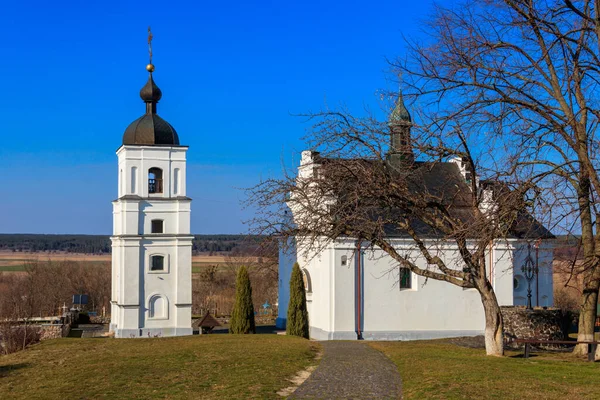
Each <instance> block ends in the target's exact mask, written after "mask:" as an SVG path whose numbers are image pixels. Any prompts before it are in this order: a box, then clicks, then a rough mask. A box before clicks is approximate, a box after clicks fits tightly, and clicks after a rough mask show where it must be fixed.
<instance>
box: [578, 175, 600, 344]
mask: <svg viewBox="0 0 600 400" xmlns="http://www.w3.org/2000/svg"><path fill="white" fill-rule="evenodd" d="M579 182H580V185H579V189H578V191H577V202H578V205H579V212H580V214H579V219H580V221H581V245H582V248H583V272H582V274H583V292H582V294H581V309H580V311H579V327H578V330H577V340H578V341H589V340H593V339H594V323H595V321H596V307H597V304H598V288H599V285H600V281H599V280H598V278H600V277H599V276H598V274H599V272H600V271H599V269H600V268H599V266H598V263H597V261H596V257H595V242H594V228H593V227H594V223H593V222H594V221H593V219H592V210H591V204H590V190H591V185H590V180H589V176H588V175H587V173H586V170H585V169H584V168H582V169H581V171H580V178H579ZM573 354H576V355H584V354H587V345H586V344H580V345H577V346H575V349H574V350H573Z"/></svg>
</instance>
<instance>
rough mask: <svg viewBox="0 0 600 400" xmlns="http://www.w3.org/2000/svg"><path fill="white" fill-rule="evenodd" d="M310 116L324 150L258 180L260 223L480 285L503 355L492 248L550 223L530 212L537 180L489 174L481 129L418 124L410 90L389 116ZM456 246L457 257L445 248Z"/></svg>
mask: <svg viewBox="0 0 600 400" xmlns="http://www.w3.org/2000/svg"><path fill="white" fill-rule="evenodd" d="M309 118H310V119H312V120H313V121H314V122H315V124H314V126H313V129H312V130H311V131H310V134H309V135H308V136H307V138H306V141H307V145H308V146H309V148H313V149H319V150H320V152H319V153H314V152H308V153H304V154H303V162H302V163H301V166H300V168H299V171H298V174H297V175H296V174H295V173H287V174H285V176H284V177H283V178H280V179H279V178H272V179H268V180H265V181H263V182H261V183H260V184H258V185H257V186H255V187H253V188H251V189H249V193H248V199H249V203H251V204H253V205H255V206H258V210H259V214H258V216H257V218H256V219H255V220H254V221H253V222H254V224H255V226H256V227H257V228H258V229H260V230H261V233H263V234H265V233H267V234H274V235H278V236H279V237H281V238H282V239H283V240H284V241H285V238H289V237H295V238H296V243H297V245H298V247H299V251H303V252H305V254H307V255H310V254H313V255H314V254H317V253H318V252H319V251H320V250H322V249H323V248H324V247H325V246H327V245H328V244H329V243H330V242H331V241H333V240H336V239H338V238H355V239H357V240H359V241H361V242H365V243H366V245H367V246H368V247H371V248H380V249H382V250H383V251H384V252H385V253H387V254H388V255H389V256H390V257H392V259H393V260H395V261H396V262H397V263H398V265H400V266H402V267H405V268H408V269H410V270H411V271H412V272H414V273H416V274H418V275H421V276H423V277H425V278H428V279H436V280H441V281H445V282H448V283H450V284H454V285H457V286H460V287H463V288H475V289H477V291H478V292H479V294H480V297H481V301H482V304H483V308H484V311H485V343H486V351H487V354H489V355H502V354H503V351H504V349H503V324H502V314H501V311H500V307H499V305H498V301H497V299H496V295H495V293H494V289H493V286H492V284H491V280H490V276H489V273H490V271H489V269H490V268H489V265H487V266H486V259H487V257H486V254H489V250H490V246H491V245H493V244H494V243H495V242H496V243H497V241H498V240H502V239H504V238H509V237H523V236H526V235H528V234H533V235H538V234H539V233H540V231H544V230H543V228H542V227H541V226H539V224H537V222H536V221H535V220H533V219H532V218H531V217H530V216H529V214H528V213H527V212H526V208H527V204H528V203H527V202H526V201H525V194H526V193H527V192H528V191H529V190H530V188H529V187H528V186H527V185H525V184H521V185H518V186H515V187H509V186H507V185H505V184H502V183H500V182H499V181H497V180H480V179H479V177H478V176H477V175H476V172H477V165H478V163H477V159H476V158H475V154H474V152H473V151H472V146H473V140H472V139H473V138H469V137H467V136H465V135H464V133H463V132H462V131H461V130H460V129H453V130H452V131H450V132H447V131H445V130H443V131H441V132H440V130H428V129H422V127H420V126H419V125H413V123H412V121H411V117H410V115H409V113H408V111H407V110H406V108H405V107H404V103H403V101H402V98H401V97H400V98H399V101H398V102H397V104H396V106H395V109H394V110H393V112H392V113H391V116H390V118H389V120H388V121H384V122H381V121H378V120H377V119H376V118H375V117H373V116H367V117H362V118H359V117H355V116H352V115H351V114H350V113H349V112H347V111H345V110H340V111H324V112H321V113H316V114H311V115H309ZM411 128H412V132H411ZM390 138H391V141H390ZM305 156H306V157H305ZM305 158H306V159H310V161H308V162H306V160H305ZM416 160H418V161H416ZM448 160H451V162H448ZM461 169H462V170H463V171H464V172H465V174H464V175H463V174H462V173H461ZM288 207H289V209H290V210H291V211H292V215H293V218H292V219H290V218H286V214H287V212H288V211H287V210H288ZM547 233H548V232H547V231H545V232H544V234H547ZM399 236H400V237H404V238H409V239H411V240H412V243H413V244H414V250H415V251H416V252H418V254H420V257H421V258H424V259H425V260H426V261H427V263H426V265H425V266H423V265H422V264H420V263H417V262H416V261H415V259H414V258H413V257H411V256H409V255H406V254H404V253H403V252H401V251H399V250H398V249H397V248H396V247H395V245H394V243H393V240H394V238H397V237H399ZM538 236H539V235H538ZM448 246H453V248H454V249H456V257H450V258H447V257H446V258H444V257H442V256H441V255H440V254H441V252H440V251H439V249H441V248H448Z"/></svg>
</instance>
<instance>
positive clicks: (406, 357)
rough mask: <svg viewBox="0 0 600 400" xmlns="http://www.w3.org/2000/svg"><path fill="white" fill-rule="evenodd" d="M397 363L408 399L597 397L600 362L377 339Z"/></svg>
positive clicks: (379, 346)
mask: <svg viewBox="0 0 600 400" xmlns="http://www.w3.org/2000/svg"><path fill="white" fill-rule="evenodd" d="M371 346H373V347H374V348H376V349H377V350H380V351H382V352H383V353H385V354H386V355H387V356H388V357H389V358H390V359H392V361H394V362H395V363H396V365H397V366H398V370H399V371H400V375H401V377H402V382H403V392H404V398H405V399H474V398H477V399H557V400H558V399H560V400H563V399H599V398H600V386H599V385H598V376H599V374H600V364H599V363H588V362H586V361H584V360H583V358H581V359H580V358H575V357H573V356H572V355H571V354H562V353H560V354H559V353H550V354H541V353H540V354H536V356H535V357H532V358H529V359H524V358H520V354H522V353H518V352H508V353H507V355H508V356H507V357H501V358H498V357H488V356H486V355H485V351H484V350H479V349H469V348H463V347H459V346H456V345H453V344H449V343H447V342H445V341H441V340H434V341H412V342H374V343H372V344H371Z"/></svg>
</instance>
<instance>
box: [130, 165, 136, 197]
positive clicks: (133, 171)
mask: <svg viewBox="0 0 600 400" xmlns="http://www.w3.org/2000/svg"><path fill="white" fill-rule="evenodd" d="M136 180H137V167H131V193H133V194H135V192H136V190H137V188H136Z"/></svg>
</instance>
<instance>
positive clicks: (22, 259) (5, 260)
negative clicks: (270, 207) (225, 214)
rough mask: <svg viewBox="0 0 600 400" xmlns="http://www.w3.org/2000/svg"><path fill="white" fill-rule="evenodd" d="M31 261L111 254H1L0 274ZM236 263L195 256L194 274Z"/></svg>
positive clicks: (100, 258)
mask: <svg viewBox="0 0 600 400" xmlns="http://www.w3.org/2000/svg"><path fill="white" fill-rule="evenodd" d="M244 259H245V260H250V261H256V259H255V258H254V257H252V258H250V257H245V258H244ZM30 261H80V262H85V263H86V264H88V263H89V264H90V265H94V264H102V263H110V261H111V256H110V254H103V255H91V254H77V253H13V252H0V272H18V271H24V270H25V264H26V263H27V262H30ZM231 263H236V261H232V259H231V258H230V257H228V256H204V255H200V256H193V257H192V272H193V273H199V272H200V271H201V270H202V269H203V268H206V267H208V266H211V265H218V266H225V265H229V264H231Z"/></svg>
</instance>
